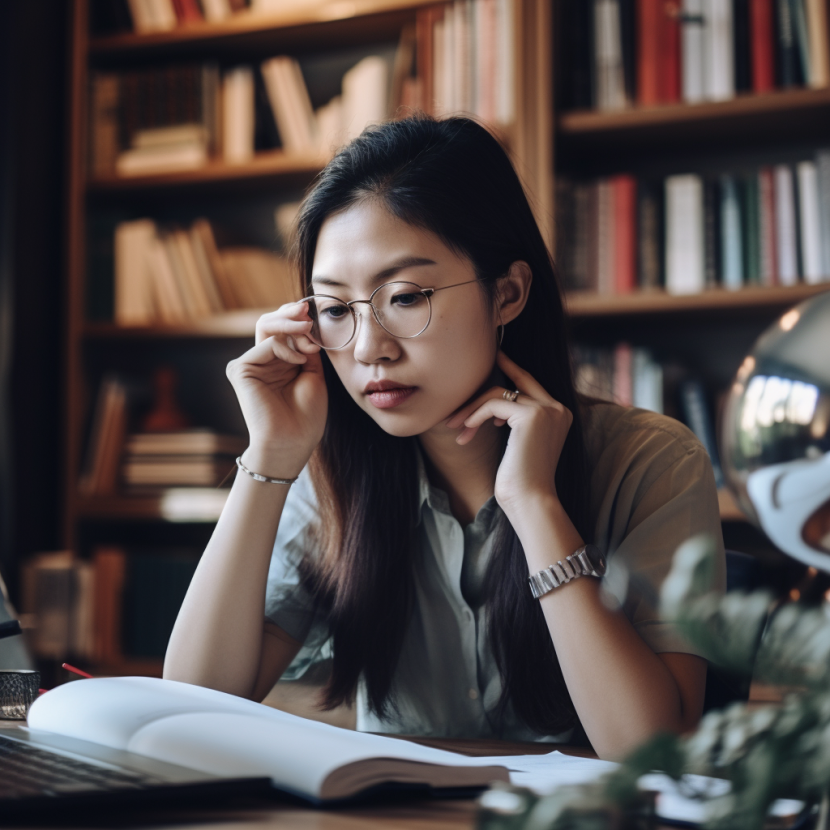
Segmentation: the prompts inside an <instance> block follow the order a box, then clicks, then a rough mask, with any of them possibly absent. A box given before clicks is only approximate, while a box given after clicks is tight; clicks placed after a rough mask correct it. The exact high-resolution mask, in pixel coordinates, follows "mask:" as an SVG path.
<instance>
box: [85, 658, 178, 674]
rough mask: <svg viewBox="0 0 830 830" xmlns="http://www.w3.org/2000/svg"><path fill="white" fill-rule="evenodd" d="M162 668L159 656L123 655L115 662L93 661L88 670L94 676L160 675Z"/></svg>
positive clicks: (162, 663) (162, 662) (162, 664)
mask: <svg viewBox="0 0 830 830" xmlns="http://www.w3.org/2000/svg"><path fill="white" fill-rule="evenodd" d="M163 669H164V660H163V659H162V658H161V657H159V658H153V657H124V658H123V659H122V660H119V661H118V662H116V663H100V664H99V663H95V664H94V665H92V666H91V667H90V669H89V672H90V674H92V675H93V676H94V677H161V675H162V671H163Z"/></svg>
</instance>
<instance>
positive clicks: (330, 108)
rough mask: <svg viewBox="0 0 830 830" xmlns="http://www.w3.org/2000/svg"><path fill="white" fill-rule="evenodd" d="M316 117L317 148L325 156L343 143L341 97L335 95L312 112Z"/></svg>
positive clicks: (331, 153)
mask: <svg viewBox="0 0 830 830" xmlns="http://www.w3.org/2000/svg"><path fill="white" fill-rule="evenodd" d="M314 116H315V118H316V119H317V142H318V149H319V150H320V152H321V153H323V154H324V155H326V156H330V155H333V152H334V150H336V149H337V148H338V147H340V146H341V145H342V144H343V143H344V138H345V130H344V129H343V97H342V96H340V95H336V96H335V97H334V98H332V99H331V101H329V102H328V104H324V105H323V106H322V107H320V108H319V109H318V110H317V112H315V113H314Z"/></svg>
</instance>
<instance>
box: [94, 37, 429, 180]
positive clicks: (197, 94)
mask: <svg viewBox="0 0 830 830" xmlns="http://www.w3.org/2000/svg"><path fill="white" fill-rule="evenodd" d="M405 33H411V29H407V30H405ZM399 51H400V52H401V53H402V54H403V58H402V59H400V60H396V61H395V62H394V67H391V68H390V65H389V61H388V60H387V59H386V58H385V57H381V56H378V55H369V56H367V57H365V58H363V59H362V60H360V61H358V62H357V63H356V64H355V65H354V66H353V67H351V68H350V69H349V70H348V71H347V72H346V73H345V75H344V76H343V78H342V92H341V94H340V95H337V96H335V97H334V98H333V99H331V100H330V101H329V102H328V103H326V104H324V105H323V106H321V107H319V108H318V109H317V111H316V112H315V110H314V109H313V107H312V103H311V97H310V95H309V90H308V88H307V86H306V82H305V79H304V77H303V73H302V70H301V69H300V65H299V63H298V62H297V61H296V60H295V59H294V58H292V57H287V56H279V57H275V58H270V59H268V60H266V61H264V62H263V63H262V64H260V65H258V66H250V65H243V66H236V67H229V68H227V69H225V70H224V71H222V70H220V68H219V65H218V64H216V63H204V64H178V65H172V66H161V67H152V68H137V69H131V70H126V71H122V72H113V71H105V70H102V71H96V72H93V73H92V76H91V81H90V83H91V98H90V100H91V106H90V118H91V127H90V134H91V137H92V138H91V142H90V148H91V159H90V167H91V171H92V175H93V177H107V176H111V175H113V174H114V173H115V174H116V175H119V176H134V175H144V174H151V173H162V172H170V171H176V170H186V169H193V168H199V167H202V166H203V165H205V164H206V163H207V162H208V161H209V159H211V158H222V159H223V160H224V161H225V162H226V163H243V162H246V161H248V160H249V159H251V158H252V157H253V156H254V154H255V153H256V152H259V151H266V150H273V149H278V148H282V149H283V150H284V151H286V152H289V153H308V154H318V155H320V156H321V157H322V156H325V155H326V154H329V153H330V152H331V150H332V148H333V147H336V146H339V145H340V144H342V143H343V142H345V141H347V140H349V139H350V138H352V137H354V136H356V135H358V134H359V133H360V132H361V131H362V130H363V128H364V127H365V126H366V125H367V124H370V123H375V122H378V121H382V120H384V119H385V118H387V117H388V116H389V115H390V113H392V112H394V110H395V109H396V108H397V106H398V105H399V104H400V103H401V101H400V96H401V95H403V90H404V88H405V87H406V79H407V77H409V76H410V75H411V72H412V66H413V61H412V54H413V51H414V42H413V40H412V37H411V36H409V35H407V36H405V37H402V39H401V46H400V49H399ZM406 55H408V56H409V59H408V60H407V59H406Z"/></svg>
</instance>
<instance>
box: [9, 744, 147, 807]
mask: <svg viewBox="0 0 830 830" xmlns="http://www.w3.org/2000/svg"><path fill="white" fill-rule="evenodd" d="M155 782H157V779H155V778H153V777H151V776H149V775H142V774H141V773H137V772H131V771H129V770H124V769H118V770H116V769H109V768H108V767H103V766H100V767H99V766H96V765H95V764H88V763H86V762H85V761H79V760H76V759H75V758H70V757H68V756H66V755H59V754H57V753H53V752H48V751H46V750H44V749H40V748H38V747H36V746H32V745H31V744H27V743H23V742H18V741H14V740H9V739H8V738H4V737H0V799H17V798H31V797H33V796H52V797H54V796H59V795H69V794H73V793H85V792H102V791H107V790H136V789H141V788H143V787H145V786H147V785H148V784H152V783H155Z"/></svg>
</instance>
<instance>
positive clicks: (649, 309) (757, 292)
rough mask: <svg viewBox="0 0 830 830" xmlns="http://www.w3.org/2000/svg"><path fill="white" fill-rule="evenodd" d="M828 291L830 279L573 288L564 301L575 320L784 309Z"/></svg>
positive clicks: (569, 313)
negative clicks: (683, 288)
mask: <svg viewBox="0 0 830 830" xmlns="http://www.w3.org/2000/svg"><path fill="white" fill-rule="evenodd" d="M828 290H830V282H827V283H822V284H820V285H795V286H792V287H761V286H757V287H756V286H747V287H746V288H741V289H740V290H739V291H727V290H725V289H722V288H716V289H711V290H708V291H703V292H701V293H700V294H686V295H675V294H667V293H666V292H665V291H662V290H654V291H636V292H633V293H631V294H597V293H596V292H593V291H572V292H570V293H569V294H567V296H566V298H565V302H566V307H567V310H568V315H569V316H570V317H571V318H572V319H584V318H592V317H627V316H632V317H634V316H652V315H658V314H701V315H702V314H707V313H710V312H718V311H744V312H750V311H753V310H760V311H769V310H775V309H779V308H780V309H781V310H783V309H785V308H788V307H789V306H791V305H795V304H796V303H800V302H801V301H802V300H806V299H809V298H810V297H814V296H816V295H817V294H821V293H823V292H824V291H828Z"/></svg>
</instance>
